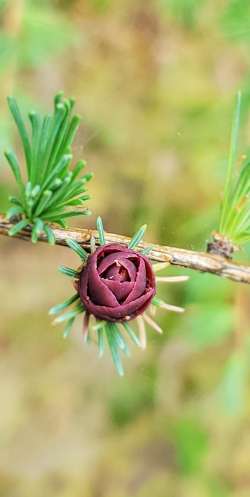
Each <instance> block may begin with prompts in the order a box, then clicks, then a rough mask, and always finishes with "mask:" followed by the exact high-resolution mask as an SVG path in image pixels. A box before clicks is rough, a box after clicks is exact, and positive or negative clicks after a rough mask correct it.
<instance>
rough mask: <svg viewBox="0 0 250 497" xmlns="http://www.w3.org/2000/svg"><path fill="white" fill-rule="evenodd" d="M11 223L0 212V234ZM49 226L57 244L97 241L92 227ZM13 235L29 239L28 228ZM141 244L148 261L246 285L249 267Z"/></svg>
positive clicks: (111, 239) (122, 239) (117, 238)
mask: <svg viewBox="0 0 250 497" xmlns="http://www.w3.org/2000/svg"><path fill="white" fill-rule="evenodd" d="M12 226H13V224H12V223H11V222H9V221H7V220H6V219H5V217H4V216H3V215H2V214H0V234H1V235H5V236H8V231H9V229H10V228H11V227H12ZM51 228H52V230H53V233H54V235H55V239H56V244H57V245H66V240H67V239H69V238H71V239H73V240H76V241H77V242H78V243H80V244H81V245H82V246H83V247H84V248H87V249H89V248H90V239H91V237H92V236H94V237H95V239H96V240H97V243H98V233H97V231H95V230H91V229H79V228H72V229H65V230H64V229H60V228H58V227H55V226H54V225H52V226H51ZM16 237H17V238H21V239H22V240H30V237H31V231H30V229H29V228H26V229H24V230H23V231H22V232H20V233H19V234H18V235H16ZM105 238H106V241H107V243H121V244H127V243H128V241H130V238H128V237H126V236H122V235H116V234H112V233H105ZM39 241H47V238H46V236H45V235H44V234H41V235H40V237H39ZM145 247H152V250H151V252H150V256H149V257H150V259H151V260H152V261H155V262H168V263H169V264H172V265H174V266H181V267H186V268H188V269H194V270H195V271H201V272H203V273H212V274H215V275H217V276H221V277H224V278H228V279H230V280H233V281H237V282H240V283H247V284H250V266H247V265H243V264H238V263H236V262H232V261H230V260H228V259H226V258H224V257H222V256H219V255H214V254H207V253H206V252H195V251H193V250H186V249H181V248H175V247H168V246H167V245H156V244H150V243H145V242H143V243H140V244H139V248H145Z"/></svg>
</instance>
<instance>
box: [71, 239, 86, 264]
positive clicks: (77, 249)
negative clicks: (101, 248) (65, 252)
mask: <svg viewBox="0 0 250 497" xmlns="http://www.w3.org/2000/svg"><path fill="white" fill-rule="evenodd" d="M66 242H67V245H68V246H69V247H70V248H71V249H72V250H73V251H74V252H75V253H76V254H77V255H78V256H79V257H80V259H81V260H82V261H84V262H86V260H87V259H88V253H87V252H86V250H84V249H83V248H82V247H81V245H79V243H77V242H76V241H75V240H71V239H70V238H69V239H67V240H66Z"/></svg>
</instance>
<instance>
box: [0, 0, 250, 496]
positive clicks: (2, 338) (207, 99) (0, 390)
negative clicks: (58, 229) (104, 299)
mask: <svg viewBox="0 0 250 497" xmlns="http://www.w3.org/2000/svg"><path fill="white" fill-rule="evenodd" d="M0 14H1V15H0V28H1V31H0V83H1V84H0V103H1V115H0V146H1V157H2V158H1V162H0V166H1V167H0V211H4V210H5V208H6V207H7V204H8V195H9V194H10V193H13V192H14V190H15V186H14V182H13V180H12V177H11V173H10V171H9V170H8V168H7V165H6V163H5V161H4V159H3V153H2V152H3V147H4V146H6V145H7V144H8V143H9V142H11V143H12V144H13V145H15V147H16V149H17V150H18V147H19V142H18V139H17V136H16V134H15V132H14V131H15V130H14V126H13V123H12V122H11V118H10V116H9V115H8V112H7V106H6V100H5V99H6V95H9V94H14V95H15V96H17V97H18V98H19V102H20V104H21V105H22V108H23V109H24V110H27V109H30V108H32V107H35V108H37V109H40V110H48V109H49V108H50V107H51V105H52V98H53V95H54V94H55V93H56V92H57V91H58V90H61V89H62V90H64V91H65V93H66V95H67V96H74V97H75V98H76V100H77V111H78V112H79V113H80V114H82V115H83V122H82V126H81V129H80V132H79V134H78V138H77V140H76V144H75V149H74V152H75V157H76V158H82V157H84V158H85V159H87V160H88V164H89V165H88V168H89V170H91V171H94V173H95V179H94V180H93V181H92V183H91V184H90V190H91V193H92V197H93V199H92V200H91V202H90V205H89V206H90V207H91V209H92V211H93V216H92V217H91V218H89V219H88V220H87V221H86V219H83V220H82V221H81V222H80V221H79V220H78V221H77V224H78V225H81V226H86V225H89V226H93V225H94V223H95V216H96V215H97V214H100V215H101V216H102V217H103V219H104V222H105V227H106V229H107V230H109V231H112V232H117V233H124V234H125V233H126V234H130V235H131V234H132V233H133V232H134V231H135V229H136V228H138V227H139V226H140V224H143V223H144V222H147V223H148V225H149V229H148V233H147V240H148V241H155V242H160V243H166V244H173V245H178V246H182V247H187V248H194V249H197V250H200V249H201V250H202V249H203V248H204V247H205V243H206V240H207V239H208V237H209V234H210V232H211V230H212V229H214V228H216V223H217V216H218V208H219V199H220V198H221V193H222V190H223V181H224V177H225V167H226V160H225V159H226V156H227V149H228V142H229V134H230V126H231V116H232V109H233V102H234V96H235V93H236V91H237V90H238V89H239V88H241V89H242V91H243V93H244V99H245V110H247V107H248V103H249V100H250V59H249V48H250V3H249V0H147V1H146V2H145V1H142V0H57V1H56V0H54V1H46V0H43V2H41V1H40V2H39V1H38V0H37V1H31V0H30V1H28V0H12V1H11V0H0ZM243 117H244V126H243V129H242V132H241V144H240V153H241V154H243V153H245V152H246V151H247V150H248V144H249V131H250V119H249V117H250V113H248V115H247V112H245V113H244V116H243ZM114 213H115V215H114ZM249 256H250V250H249V248H247V247H246V248H245V249H244V250H243V251H242V252H241V254H240V258H241V259H245V260H249ZM75 262H76V259H75V257H74V255H72V253H71V251H69V250H67V249H63V248H60V247H55V248H51V247H48V246H46V245H45V244H44V245H43V244H41V245H37V246H32V245H31V244H28V243H25V242H21V241H16V240H15V241H14V240H9V239H7V238H6V239H3V238H2V239H0V302H1V320H0V331H1V333H0V398H1V408H0V497H44V496H46V497H52V496H53V497H57V496H60V497H106V496H109V497H131V496H133V497H152V496H154V497H232V496H237V497H249V495H250V397H249V390H250V367H249V365H250V344H249V338H248V335H249V323H250V310H249V308H250V306H249V296H250V295H249V289H248V288H247V287H244V286H240V285H237V284H233V283H230V282H229V281H222V280H220V279H219V278H216V277H213V276H209V275H202V274H194V273H191V272H190V276H191V279H190V281H189V282H188V283H186V284H179V285H169V286H168V287H166V285H165V286H164V287H162V288H161V289H160V294H161V296H162V297H163V298H164V299H165V300H166V301H168V302H169V303H173V304H180V305H184V306H185V307H186V313H185V315H184V316H173V315H169V314H165V313H164V312H161V311H160V312H159V318H158V319H159V322H160V324H161V326H163V328H164V330H165V334H164V336H163V337H159V336H155V335H154V334H153V332H149V346H148V349H147V352H146V353H142V352H141V351H140V350H139V351H137V350H134V351H133V355H132V358H131V359H130V360H129V361H126V363H125V367H126V376H125V378H124V379H120V378H119V377H117V375H116V373H115V372H114V368H113V365H112V362H111V360H110V358H109V357H108V356H107V355H106V356H105V357H104V358H103V359H102V360H98V358H97V354H96V350H95V348H94V346H89V347H87V346H84V344H83V343H82V337H81V323H80V322H78V325H77V326H75V328H74V332H73V335H72V337H71V338H70V339H68V340H67V341H65V340H63V339H62V329H60V327H57V328H53V327H52V326H51V323H50V318H49V317H48V314H47V311H48V308H49V307H50V306H52V305H53V304H55V303H57V302H60V301H62V300H63V299H64V298H66V297H67V296H68V295H69V293H70V291H71V290H70V288H71V287H70V282H69V283H68V282H67V281H65V278H63V277H62V276H60V274H59V273H58V272H57V266H58V265H59V264H60V263H62V264H68V265H71V264H73V265H74V264H75ZM165 273H166V274H171V273H172V274H187V273H188V272H187V271H182V270H180V269H175V270H172V269H169V270H166V271H165Z"/></svg>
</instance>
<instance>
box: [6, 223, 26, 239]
mask: <svg viewBox="0 0 250 497" xmlns="http://www.w3.org/2000/svg"><path fill="white" fill-rule="evenodd" d="M28 224H29V221H28V220H27V219H22V221H19V223H17V224H14V226H12V228H10V230H9V232H8V234H9V236H15V235H17V234H18V233H20V231H22V230H23V229H24V228H26V226H28Z"/></svg>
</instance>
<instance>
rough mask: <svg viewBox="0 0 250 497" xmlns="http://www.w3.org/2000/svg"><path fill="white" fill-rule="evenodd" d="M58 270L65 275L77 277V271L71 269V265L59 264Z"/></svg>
mask: <svg viewBox="0 0 250 497" xmlns="http://www.w3.org/2000/svg"><path fill="white" fill-rule="evenodd" d="M58 271H60V273H62V274H65V275H66V276H69V278H79V273H78V271H76V270H75V269H72V268H71V267H67V266H59V268H58Z"/></svg>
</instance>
